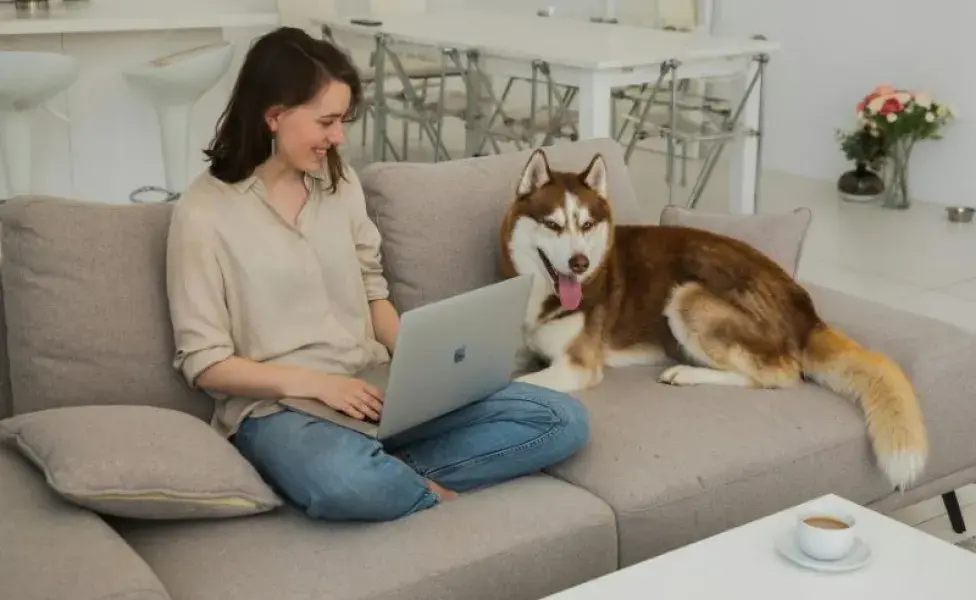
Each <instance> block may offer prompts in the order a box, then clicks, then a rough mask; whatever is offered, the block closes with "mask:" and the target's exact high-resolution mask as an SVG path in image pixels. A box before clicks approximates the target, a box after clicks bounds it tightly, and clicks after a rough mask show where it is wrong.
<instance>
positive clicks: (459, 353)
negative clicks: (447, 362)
mask: <svg viewBox="0 0 976 600" xmlns="http://www.w3.org/2000/svg"><path fill="white" fill-rule="evenodd" d="M466 352H467V349H466V348H465V347H464V346H461V347H460V348H458V349H457V350H455V351H454V364H458V363H459V362H461V361H462V360H464V356H465V353H466Z"/></svg>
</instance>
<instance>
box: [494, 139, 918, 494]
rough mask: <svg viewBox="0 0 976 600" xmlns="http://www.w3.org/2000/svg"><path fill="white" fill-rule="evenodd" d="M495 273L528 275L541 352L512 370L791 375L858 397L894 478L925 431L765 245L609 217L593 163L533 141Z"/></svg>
mask: <svg viewBox="0 0 976 600" xmlns="http://www.w3.org/2000/svg"><path fill="white" fill-rule="evenodd" d="M500 238H501V240H500V241H501V246H502V248H501V250H502V251H501V269H502V274H503V276H504V277H512V276H515V275H517V274H531V275H534V281H535V283H534V287H533V291H532V294H531V296H530V300H529V306H528V311H527V313H526V317H525V334H526V340H525V342H526V346H527V349H528V350H529V351H530V352H531V353H533V354H535V355H537V356H539V357H540V358H542V359H543V360H544V361H548V366H547V367H546V368H544V369H542V370H540V371H536V372H531V373H529V374H527V375H523V376H521V377H519V380H520V381H524V382H528V383H533V384H536V385H541V386H545V387H549V388H552V389H556V390H560V391H564V392H569V391H575V390H580V389H584V388H588V387H592V386H595V385H598V384H599V383H600V382H601V381H602V379H603V373H604V369H605V368H606V367H611V368H613V367H623V366H633V365H654V364H660V365H664V364H667V363H673V362H677V363H678V364H677V365H675V366H671V367H670V368H667V369H666V370H665V371H664V372H663V373H662V374H661V376H660V378H659V381H660V382H661V383H666V384H671V385H701V384H708V385H726V386H739V387H749V388H786V387H789V386H792V385H795V384H797V383H798V382H799V381H800V380H801V379H802V378H808V379H811V380H813V381H814V382H816V383H818V384H820V385H822V386H824V387H826V388H828V389H830V390H832V391H834V392H835V393H837V394H840V395H842V396H844V397H847V398H849V399H851V400H853V401H856V402H858V403H859V404H860V406H861V408H862V410H863V412H864V414H865V417H866V421H867V430H868V434H869V436H870V438H871V441H872V443H873V447H874V452H875V454H876V456H877V458H878V463H879V466H880V468H881V470H882V471H883V472H884V473H885V475H886V476H887V477H888V479H889V480H890V481H891V483H892V484H893V485H895V486H896V487H898V488H900V489H905V487H906V486H908V485H910V484H911V483H913V482H914V481H915V479H916V478H917V477H918V476H919V475H920V474H921V472H922V470H923V469H924V466H925V463H926V460H927V457H928V439H927V434H926V430H925V423H924V420H923V417H922V412H921V409H920V407H919V404H918V400H917V398H916V396H915V392H914V390H913V387H912V384H911V383H910V382H909V380H908V378H907V377H906V376H905V374H904V373H903V372H902V371H901V369H899V367H898V366H897V365H896V364H895V363H894V361H892V360H891V359H890V358H888V357H887V356H884V355H882V354H878V353H875V352H871V351H868V350H866V349H865V348H863V347H861V346H860V345H858V344H857V343H856V342H854V341H853V340H852V339H850V338H849V337H847V336H846V335H845V334H844V333H842V332H840V331H838V330H837V329H834V328H832V327H830V326H828V325H827V324H826V323H824V322H823V321H822V320H821V319H820V317H819V316H818V315H817V311H816V309H815V308H814V305H813V301H812V300H811V298H810V296H809V294H808V293H807V292H806V290H804V289H803V288H802V287H801V286H800V285H799V284H797V283H796V282H795V281H794V279H793V278H792V277H791V276H790V275H789V274H787V273H786V272H785V271H784V270H783V269H781V268H780V267H779V266H778V265H777V264H776V263H775V262H773V261H772V260H771V259H770V258H768V257H767V256H766V255H764V254H762V253H761V252H759V251H758V250H756V249H754V248H753V247H751V246H749V245H747V244H745V243H742V242H740V241H738V240H735V239H732V238H729V237H725V236H721V235H717V234H713V233H709V232H706V231H703V230H698V229H692V228H684V227H662V226H638V225H614V222H613V215H612V212H611V209H610V204H609V202H608V198H607V166H606V162H605V161H604V159H603V157H602V156H601V155H599V154H597V155H596V156H594V157H593V159H592V161H591V162H590V164H589V165H588V166H587V167H586V169H585V170H584V171H582V172H581V173H567V172H559V171H552V170H551V169H550V168H549V163H548V160H547V159H546V156H545V154H544V153H543V152H542V150H536V151H535V152H534V153H533V154H532V156H531V158H530V159H529V161H528V163H527V164H526V166H525V168H524V170H523V172H522V175H521V177H520V178H519V181H518V186H517V189H516V195H515V198H514V200H513V201H512V203H511V205H510V206H509V208H508V211H507V213H506V215H505V217H504V219H503V221H502V225H501V232H500Z"/></svg>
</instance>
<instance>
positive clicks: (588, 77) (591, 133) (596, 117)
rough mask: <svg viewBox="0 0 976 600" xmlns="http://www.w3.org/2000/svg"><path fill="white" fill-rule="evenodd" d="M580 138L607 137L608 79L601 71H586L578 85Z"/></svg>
mask: <svg viewBox="0 0 976 600" xmlns="http://www.w3.org/2000/svg"><path fill="white" fill-rule="evenodd" d="M577 102H578V103H579V104H578V106H579V135H580V139H581V140H589V139H594V138H608V137H611V134H610V81H609V79H608V78H607V77H606V76H605V75H604V74H603V73H596V72H589V73H586V74H585V75H584V76H583V77H582V78H581V81H580V86H579V98H578V100H577Z"/></svg>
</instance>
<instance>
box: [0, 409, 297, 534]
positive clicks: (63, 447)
mask: <svg viewBox="0 0 976 600" xmlns="http://www.w3.org/2000/svg"><path fill="white" fill-rule="evenodd" d="M0 440H2V441H7V442H11V443H12V444H13V445H14V447H16V448H17V449H19V450H20V452H21V453H23V454H24V455H25V456H26V457H28V458H29V459H30V460H31V461H33V462H34V464H35V465H36V466H37V467H38V468H39V469H40V470H41V471H42V472H43V473H44V476H45V478H46V479H47V482H48V484H49V485H50V486H51V487H52V488H53V489H54V490H56V491H57V492H58V493H60V494H61V495H62V496H64V497H65V498H66V499H68V500H70V501H72V502H74V503H76V504H79V505H81V506H85V507H87V508H90V509H92V510H94V511H96V512H99V513H103V514H107V515H115V516H121V517H132V518H137V519H190V518H196V519H205V518H215V517H236V516H241V515H249V514H255V513H259V512H264V511H268V510H271V509H273V508H277V507H278V506H281V504H282V502H281V500H280V499H279V498H278V496H277V495H275V493H274V492H273V491H271V489H270V488H269V487H268V486H267V485H266V484H265V483H264V481H263V480H262V479H261V476H260V475H258V473H257V471H255V469H254V467H252V466H251V464H250V463H249V462H248V461H247V460H246V459H245V458H244V457H243V456H241V455H240V453H238V452H237V450H236V449H235V448H234V446H233V445H231V444H230V442H228V441H227V440H225V439H224V438H222V437H220V436H219V435H217V434H216V433H215V432H214V431H213V430H212V429H211V428H210V426H209V425H207V424H206V423H204V422H203V421H201V420H200V419H197V418H194V417H192V416H190V415H188V414H186V413H183V412H180V411H176V410H171V409H166V408H158V407H155V406H75V407H66V408H51V409H47V410H41V411H34V412H30V413H26V414H22V415H17V416H15V417H11V418H9V419H6V420H4V421H0Z"/></svg>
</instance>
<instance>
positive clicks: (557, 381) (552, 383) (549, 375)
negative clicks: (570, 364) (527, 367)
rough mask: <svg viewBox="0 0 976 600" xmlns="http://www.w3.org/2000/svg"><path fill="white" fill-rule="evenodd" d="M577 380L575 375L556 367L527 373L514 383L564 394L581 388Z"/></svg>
mask: <svg viewBox="0 0 976 600" xmlns="http://www.w3.org/2000/svg"><path fill="white" fill-rule="evenodd" d="M578 379H579V378H578V375H577V373H575V372H573V371H571V370H568V369H565V368H560V367H559V366H557V367H549V368H547V369H543V370H541V371H536V372H535V373H527V374H525V375H522V376H520V377H517V378H516V379H515V381H517V382H519V383H527V384H529V385H535V386H538V387H544V388H548V389H550V390H554V391H557V392H563V393H566V392H572V391H575V390H577V389H579V388H580V387H582V385H581V382H580V381H579V380H578Z"/></svg>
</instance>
